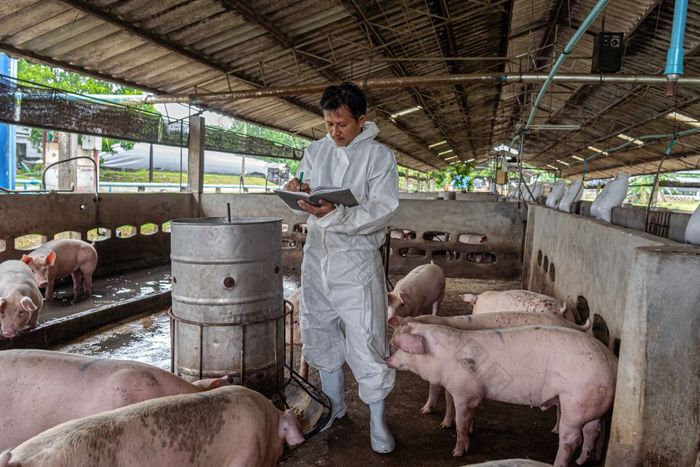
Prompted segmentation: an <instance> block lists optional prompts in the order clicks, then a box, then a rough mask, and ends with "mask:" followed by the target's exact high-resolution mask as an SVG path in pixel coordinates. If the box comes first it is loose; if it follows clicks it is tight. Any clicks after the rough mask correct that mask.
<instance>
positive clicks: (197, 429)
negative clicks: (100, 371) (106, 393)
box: [0, 386, 304, 467]
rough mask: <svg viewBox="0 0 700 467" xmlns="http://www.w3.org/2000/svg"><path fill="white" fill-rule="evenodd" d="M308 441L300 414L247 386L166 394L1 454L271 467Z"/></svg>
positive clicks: (64, 466)
mask: <svg viewBox="0 0 700 467" xmlns="http://www.w3.org/2000/svg"><path fill="white" fill-rule="evenodd" d="M285 441H286V442H287V443H288V444H289V445H296V444H300V443H302V442H303V441H304V436H303V434H302V432H301V429H300V428H299V424H298V421H297V418H296V416H294V414H293V413H291V412H290V411H287V412H285V413H282V412H280V411H279V410H278V409H277V408H275V406H274V405H272V402H270V400H269V399H266V398H265V397H264V396H262V395H261V394H259V393H257V392H255V391H253V390H251V389H247V388H244V387H242V386H227V387H223V388H219V389H215V390H213V391H209V392H206V393H201V394H182V395H177V396H168V397H161V398H158V399H153V400H148V401H144V402H140V403H138V404H134V405H131V406H128V407H122V408H119V409H116V410H112V411H109V412H102V413H98V414H96V415H91V416H89V417H85V418H81V419H77V420H72V421H70V422H66V423H63V424H61V425H58V426H56V427H54V428H51V429H50V430H47V431H45V432H43V433H41V434H39V435H37V436H35V437H34V438H32V439H30V440H28V441H26V442H24V443H22V444H21V445H19V446H17V447H16V448H14V449H12V450H11V451H9V452H5V453H3V454H2V455H0V467H9V466H13V467H19V466H23V467H34V466H36V467H39V466H52V467H92V466H96V465H138V466H141V465H144V466H145V465H148V466H151V467H159V466H162V467H172V466H195V465H206V466H212V467H218V466H221V467H227V466H234V465H235V466H240V467H272V466H274V465H275V464H276V463H277V460H278V459H279V457H280V456H281V455H282V449H283V447H284V442H285Z"/></svg>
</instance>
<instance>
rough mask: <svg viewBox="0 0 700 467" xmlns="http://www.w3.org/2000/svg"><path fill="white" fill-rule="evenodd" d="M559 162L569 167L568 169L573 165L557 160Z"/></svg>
mask: <svg viewBox="0 0 700 467" xmlns="http://www.w3.org/2000/svg"><path fill="white" fill-rule="evenodd" d="M557 162H559V163H560V164H563V165H565V166H567V167H568V166H570V165H571V164H569V163H568V162H564V161H560V160H559V159H557Z"/></svg>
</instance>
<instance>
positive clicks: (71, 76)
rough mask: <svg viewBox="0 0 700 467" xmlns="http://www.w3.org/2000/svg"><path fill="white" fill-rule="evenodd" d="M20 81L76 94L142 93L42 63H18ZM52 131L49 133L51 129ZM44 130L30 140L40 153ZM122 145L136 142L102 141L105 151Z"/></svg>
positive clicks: (127, 146)
mask: <svg viewBox="0 0 700 467" xmlns="http://www.w3.org/2000/svg"><path fill="white" fill-rule="evenodd" d="M17 78H18V79H19V80H23V81H28V82H30V83H34V84H41V85H44V86H50V87H52V88H56V89H61V90H63V91H68V92H72V93H76V94H128V95H137V94H142V92H141V91H140V90H138V89H133V88H129V87H126V86H122V85H120V84H114V83H109V82H107V81H101V80H98V79H95V78H91V77H88V76H83V75H80V74H78V73H73V72H71V71H65V70H62V69H60V68H52V67H48V66H45V65H40V64H38V63H30V62H28V61H26V60H19V61H18V62H17ZM137 107H138V108H140V109H142V110H147V111H150V112H156V110H155V107H153V105H151V104H143V105H139V106H137ZM47 131H49V130H47ZM52 134H55V132H54V131H49V137H51V135H52ZM43 138H44V135H43V130H38V129H35V128H32V129H31V131H30V135H29V140H30V142H31V145H32V147H34V148H35V149H37V150H41V149H42V145H43ZM117 144H118V145H120V146H121V147H122V148H124V149H131V148H133V147H134V142H132V141H125V140H118V139H112V138H102V151H103V152H114V149H113V146H115V145H117Z"/></svg>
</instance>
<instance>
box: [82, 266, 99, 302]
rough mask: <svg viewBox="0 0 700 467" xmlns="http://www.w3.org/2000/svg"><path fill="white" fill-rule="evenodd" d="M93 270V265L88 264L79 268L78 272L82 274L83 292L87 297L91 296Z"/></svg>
mask: <svg viewBox="0 0 700 467" xmlns="http://www.w3.org/2000/svg"><path fill="white" fill-rule="evenodd" d="M93 272H95V267H94V266H93V265H88V266H85V267H81V268H80V274H81V275H82V276H83V292H84V293H85V295H86V296H87V297H92V273H93Z"/></svg>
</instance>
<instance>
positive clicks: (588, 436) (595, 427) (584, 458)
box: [576, 418, 602, 465]
mask: <svg viewBox="0 0 700 467" xmlns="http://www.w3.org/2000/svg"><path fill="white" fill-rule="evenodd" d="M601 427H602V423H601V422H600V419H599V418H596V419H595V420H591V421H590V422H588V423H586V424H585V425H583V448H581V455H580V456H579V458H578V459H576V463H577V464H578V465H583V464H585V463H586V462H588V460H589V459H590V458H591V454H593V455H594V457H596V456H597V454H596V441H598V436H599V435H600V431H601Z"/></svg>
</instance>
